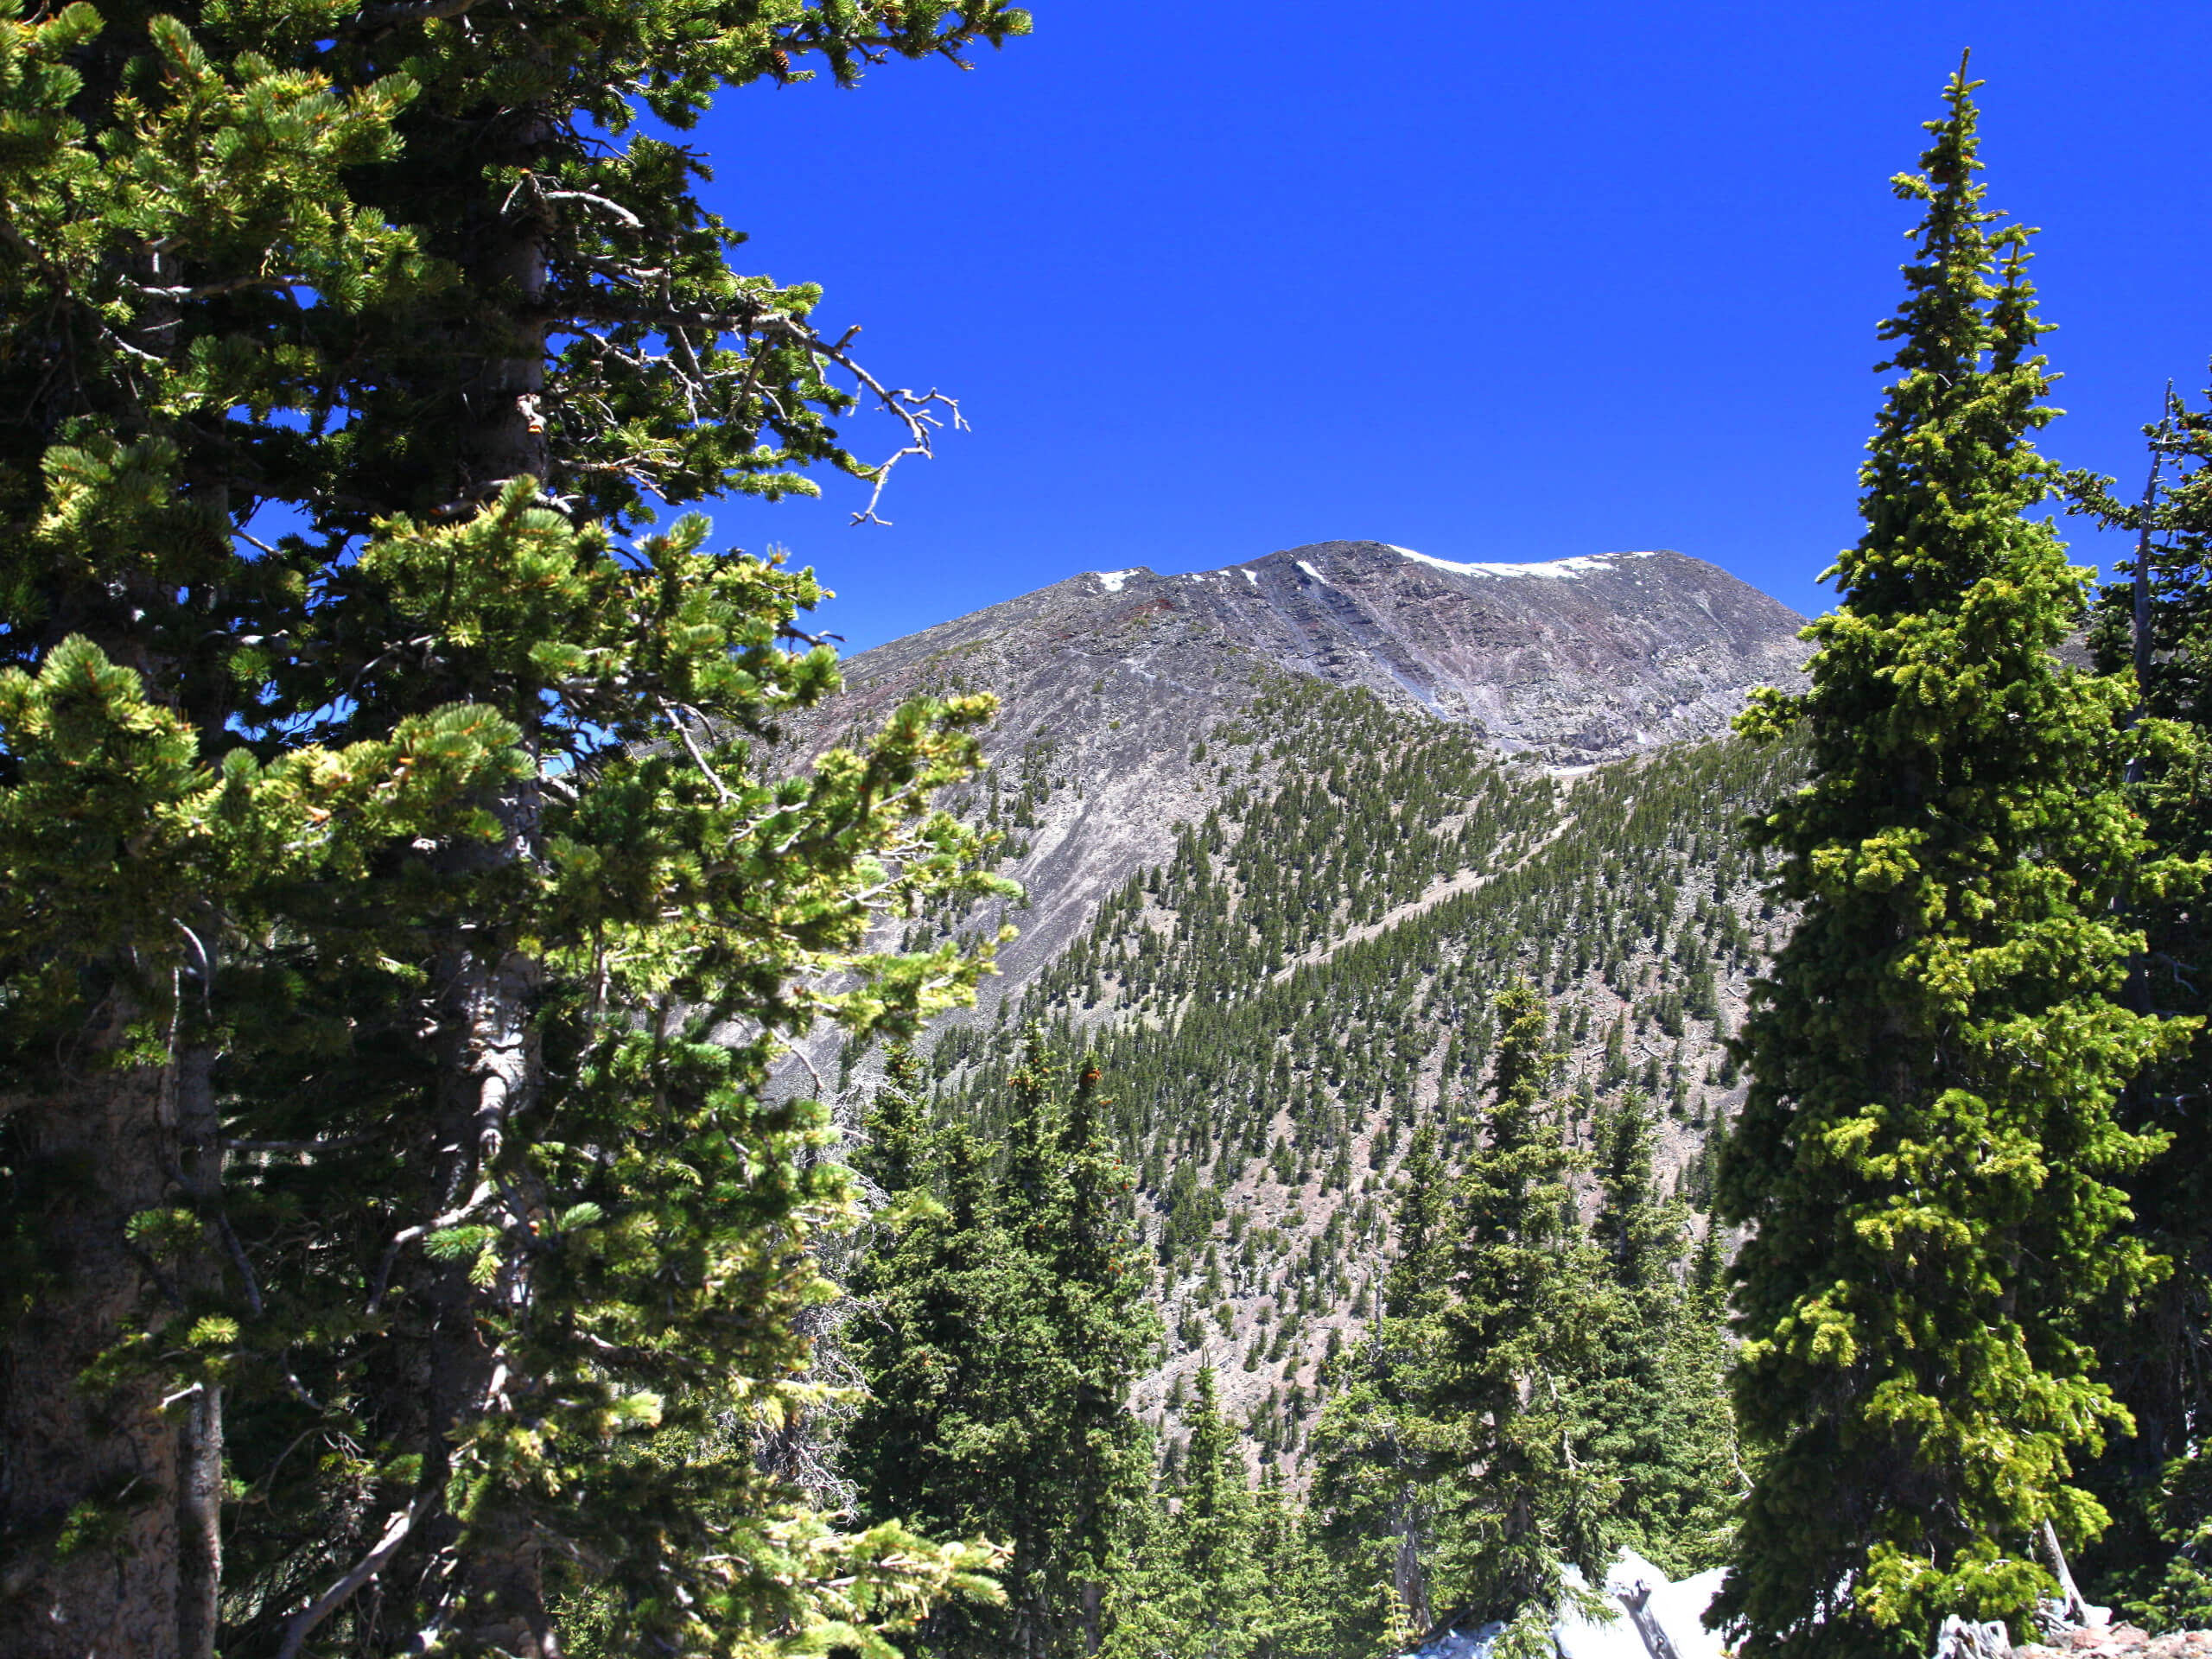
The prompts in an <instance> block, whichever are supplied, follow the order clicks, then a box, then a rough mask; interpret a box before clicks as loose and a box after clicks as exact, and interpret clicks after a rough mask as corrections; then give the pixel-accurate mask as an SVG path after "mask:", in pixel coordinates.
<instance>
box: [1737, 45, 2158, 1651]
mask: <svg viewBox="0 0 2212 1659" xmlns="http://www.w3.org/2000/svg"><path fill="white" fill-rule="evenodd" d="M1973 86H1974V83H1970V82H1969V81H1968V80H1967V79H1966V73H1965V69H1964V67H1963V66H1961V70H1960V72H1959V73H1958V74H1957V75H1956V76H1955V78H1954V79H1953V80H1952V81H1951V83H1950V85H1949V86H1948V89H1947V92H1946V94H1945V98H1946V101H1947V103H1948V105H1949V112H1948V115H1947V116H1946V117H1945V118H1943V119H1942V120H1940V121H1936V122H1933V123H1930V124H1929V130H1930V131H1931V132H1932V133H1933V134H1934V135H1935V137H1934V142H1933V143H1932V144H1931V145H1930V147H1929V149H1928V150H1927V152H1926V153H1925V155H1924V156H1923V158H1922V166H1923V171H1922V172H1921V173H1919V174H1913V175H1901V176H1900V177H1899V178H1898V179H1897V181H1896V189H1897V194H1898V195H1899V197H1900V198H1901V199H1903V200H1909V201H1914V202H1917V203H1919V204H1920V205H1921V207H1922V208H1923V219H1922V221H1921V224H1920V226H1919V228H1918V230H1917V232H1916V249H1917V255H1916V259H1915V261H1914V263H1913V264H1910V265H1909V266H1908V267H1907V268H1906V280H1907V294H1906V298H1905V301H1904V305H1903V307H1902V308H1901V309H1900V310H1899V312H1898V314H1897V316H1896V317H1895V318H1894V319H1893V320H1892V321H1890V322H1889V323H1888V324H1886V325H1885V328H1884V331H1883V333H1884V337H1885V339H1888V340H1893V341H1895V342H1896V347H1895V351H1894V353H1893V355H1892V357H1891V359H1890V362H1889V363H1888V364H1887V365H1885V366H1886V367H1889V368H1892V369H1895V370H1896V371H1897V379H1896V381H1895V382H1894V383H1893V385H1891V388H1890V392H1889V397H1888V401H1887V403H1886V404H1885V407H1884V410H1883V412H1882V415H1881V417H1880V420H1879V423H1878V428H1877V430H1876V433H1875V435H1874V437H1873V439H1872V442H1871V443H1870V444H1869V446H1868V447H1869V448H1870V450H1871V452H1872V453H1871V455H1870V458H1869V460H1868V461H1867V462H1866V465H1865V466H1864V467H1863V468H1862V470H1861V481H1862V483H1863V485H1864V486H1865V494H1864V497H1863V499H1862V504H1861V505H1862V511H1863V513H1864V516H1865V518H1866V534H1865V536H1864V537H1862V539H1861V540H1860V542H1859V544H1858V546H1857V547H1856V548H1854V549H1853V550H1850V551H1848V552H1846V553H1845V554H1843V555H1842V556H1841V557H1840V560H1839V563H1838V564H1837V566H1836V569H1835V571H1834V573H1833V574H1834V575H1836V576H1837V577H1838V578H1839V580H1840V589H1841V601H1840V605H1839V607H1838V609H1837V610H1836V611H1834V613H1831V614H1829V615H1827V616H1826V617H1824V618H1822V619H1821V620H1819V621H1817V622H1815V624H1813V625H1812V626H1811V627H1810V628H1809V629H1808V638H1809V639H1812V640H1813V641H1814V642H1815V645H1816V646H1817V647H1818V649H1817V651H1816V652H1815V656H1814V658H1813V660H1812V664H1811V667H1810V676H1811V684H1810V688H1809V689H1808V690H1807V691H1806V692H1805V693H1804V694H1802V696H1785V695H1782V694H1778V693H1772V692H1770V693H1766V694H1764V696H1763V697H1762V698H1761V700H1760V701H1759V702H1758V703H1757V704H1756V705H1755V707H1754V709H1752V710H1751V712H1750V713H1748V714H1747V715H1745V717H1744V721H1743V729H1745V731H1747V732H1749V733H1751V734H1754V735H1756V736H1759V737H1763V738H1775V737H1778V736H1780V735H1782V734H1784V733H1789V732H1796V733H1802V734H1803V739H1804V741H1806V742H1807V743H1808V745H1809V754H1810V761H1811V768H1810V769H1811V781H1810V783H1809V784H1808V786H1807V787H1806V788H1805V789H1804V790H1803V791H1801V792H1799V793H1798V794H1797V795H1796V796H1794V797H1792V798H1789V799H1786V800H1784V801H1783V802H1781V803H1780V804H1777V806H1775V807H1774V808H1773V809H1772V810H1771V811H1770V812H1769V813H1768V814H1767V816H1766V817H1764V818H1763V819H1761V820H1758V821H1757V822H1756V823H1755V824H1754V827H1753V838H1754V840H1755V842H1757V844H1758V845H1760V846H1762V847H1764V848H1766V849H1770V850H1771V851H1772V852H1774V853H1776V854H1777V855H1779V859H1780V876H1779V880H1778V883H1777V886H1778V891H1779V893H1780V896H1781V897H1783V898H1784V899H1788V900H1789V901H1791V902H1793V903H1796V904H1797V905H1799V906H1802V919H1801V921H1800V922H1799V924H1798V926H1797V928H1796V932H1795V933H1794V935H1793V936H1792V937H1791V938H1790V940H1789V944H1788V945H1787V946H1786V947H1785V948H1784V949H1783V951H1782V952H1781V954H1780V956H1779V957H1778V958H1777V962H1776V963H1775V966H1774V969H1773V971H1772V976H1771V978H1770V980H1769V981H1767V982H1764V984H1763V985H1762V987H1761V993H1760V1001H1759V1002H1758V1005H1757V1006H1756V1007H1755V1009H1754V1011H1753V1013H1752V1015H1751V1020H1750V1021H1749V1023H1748V1025H1747V1027H1746V1029H1745V1033H1744V1036H1743V1039H1742V1044H1741V1051H1740V1052H1741V1057H1742V1058H1744V1059H1745V1060H1746V1061H1748V1063H1749V1065H1750V1066H1751V1073H1752V1078H1753V1083H1752V1087H1751V1094H1750V1097H1749V1100H1748V1102H1747V1103H1746V1105H1745V1109H1744V1112H1743V1115H1742V1116H1741V1118H1740V1120H1739V1121H1738V1124H1737V1126H1736V1128H1735V1131H1734V1133H1733V1135H1732V1139H1731V1141H1730V1143H1729V1145H1728V1147H1727V1151H1726V1157H1725V1159H1724V1161H1723V1165H1722V1169H1721V1173H1720V1178H1719V1187H1720V1192H1719V1200H1720V1206H1719V1207H1720V1210H1721V1212H1722V1214H1723V1216H1724V1217H1726V1219H1727V1220H1728V1221H1730V1222H1732V1223H1734V1224H1745V1225H1749V1226H1750V1227H1751V1229H1752V1232H1751V1236H1750V1238H1749V1240H1748V1242H1747V1243H1746V1244H1745V1248H1744V1250H1743V1253H1742V1255H1741V1256H1740V1257H1739V1258H1738V1262H1737V1263H1736V1265H1735V1268H1734V1277H1735V1281H1736V1286H1737V1289H1736V1308H1737V1317H1738V1324H1739V1328H1740V1329H1741V1331H1742V1332H1743V1336H1744V1338H1745V1340H1744V1345H1743V1348H1742V1351H1741V1357H1740V1361H1739V1364H1738V1376H1737V1383H1736V1389H1735V1395H1736V1402H1737V1410H1738V1419H1739V1421H1740V1423H1741V1425H1742V1427H1743V1429H1744V1431H1745V1434H1746V1436H1747V1438H1748V1439H1749V1440H1751V1441H1752V1442H1753V1443H1754V1444H1755V1446H1757V1448H1758V1451H1759V1452H1761V1453H1762V1456H1761V1457H1760V1458H1759V1459H1758V1470H1759V1473H1758V1480H1757V1484H1756V1486H1755V1488H1754V1490H1753V1491H1752V1493H1751V1497H1750V1498H1749V1500H1748V1503H1747V1507H1746V1510H1745V1516H1744V1519H1743V1523H1742V1527H1741V1529H1740V1531H1739V1532H1738V1535H1737V1539H1736V1542H1735V1545H1734V1550H1733V1554H1732V1563H1733V1570H1732V1573H1731V1574H1730V1576H1729V1579H1728V1580H1727V1584H1726V1588H1725V1589H1724V1591H1723V1592H1722V1594H1721V1597H1720V1599H1719V1602H1718V1603H1717V1604H1716V1607H1715V1609H1714V1616H1715V1617H1716V1618H1718V1619H1719V1620H1720V1621H1721V1622H1723V1623H1724V1624H1726V1625H1728V1626H1730V1627H1732V1628H1733V1629H1734V1630H1737V1631H1738V1633H1739V1636H1740V1643H1739V1649H1738V1650H1739V1651H1740V1652H1742V1653H1743V1654H1744V1655H1745V1656H1747V1659H1751V1656H1766V1655H1777V1654H1789V1655H1793V1656H1795V1655H1812V1654H1851V1655H1854V1656H1873V1655H1880V1654H1898V1655H1904V1654H1918V1653H1923V1652H1925V1651H1926V1650H1927V1649H1928V1646H1929V1643H1930V1641H1931V1640H1932V1637H1933V1634H1934V1630H1935V1627H1936V1624H1937V1623H1938V1622H1939V1621H1940V1619H1941V1618H1942V1617H1943V1616H1944V1615H1946V1614H1948V1613H1950V1612H1954V1611H1955V1612H1960V1613H1963V1614H1966V1615H1967V1616H1968V1617H1971V1618H2005V1619H2010V1620H2012V1621H2014V1623H2015V1625H2016V1628H2018V1626H2019V1624H2020V1622H2021V1621H2022V1620H2024V1618H2025V1616H2026V1614H2027V1612H2028V1611H2029V1610H2030V1608H2031V1605H2032V1604H2033V1602H2034V1600H2035V1599H2036V1598H2037V1596H2038V1595H2041V1594H2044V1593H2046V1592H2048V1591H2049V1589H2050V1585H2051V1582H2052V1580H2051V1578H2050V1574H2049V1573H2046V1572H2045V1570H2044V1567H2042V1566H2040V1565H2039V1564H2038V1561H2037V1541H2038V1539H2039V1537H2041V1536H2043V1535H2045V1533H2046V1530H2047V1529H2050V1528H2053V1527H2054V1526H2055V1529H2056V1535H2058V1536H2059V1537H2062V1538H2063V1539H2065V1540H2067V1541H2073V1542H2076V1543H2078V1542H2079V1541H2081V1540H2082V1539H2083V1538H2085V1537H2088V1536H2091V1535H2094V1534H2095V1533H2096V1532H2097V1531H2098V1530H2099V1529H2101V1526H2102V1525H2103V1523H2104V1519H2105V1517H2104V1515H2103V1512H2102V1511H2101V1509H2100V1507H2099V1506H2098V1505H2097V1504H2096V1503H2095V1502H2094V1500H2093V1499H2092V1498H2091V1497H2089V1496H2088V1494H2087V1493H2086V1492H2084V1491H2082V1489H2081V1488H2080V1487H2079V1486H2077V1485H2076V1484H2074V1483H2073V1480H2072V1470H2073V1465H2074V1461H2075V1459H2077V1458H2079V1457H2081V1456H2082V1455H2084V1454H2089V1455H2094V1452H2096V1450H2097V1448H2098V1446H2099V1444H2100V1442H2101V1437H2102V1436H2103V1435H2104V1434H2105V1433H2107V1432H2109V1431H2111V1430H2113V1429H2116V1428H2124V1427H2125V1426H2126V1418H2125V1414H2124V1412H2123V1411H2122V1410H2121V1409H2120V1407H2119V1406H2118V1404H2117V1403H2116V1402H2114V1401H2113V1397H2112V1395H2111V1391H2110V1389H2109V1388H2108V1387H2107V1385H2106V1384H2104V1383H2101V1382H2098V1381H2096V1380H2095V1379H2094V1375H2093V1365H2094V1356H2093V1355H2092V1354H2091V1353H2090V1351H2088V1348H2087V1347H2086V1345H2085V1344H2083V1342H2082V1339H2081V1329H2082V1326H2081V1318H2082V1310H2083V1309H2084V1308H2086V1307H2087V1306H2089V1305H2091V1304H2092V1303H2094V1301H2095V1300H2097V1299H2099V1298H2100V1297H2103V1296H2109V1295H2126V1294H2133V1293H2134V1292H2135V1291H2136V1290H2137V1289H2139V1287H2141V1286H2142V1285H2144V1284H2145V1283H2146V1282H2147V1281H2148V1279H2149V1277H2150V1273H2151V1262H2150V1258H2149V1252H2148V1251H2147V1250H2146V1249H2145V1247H2144V1246H2143V1244H2142V1243H2141V1242H2140V1241H2139V1240H2135V1239H2132V1238H2130V1237H2129V1236H2126V1233H2125V1231H2124V1230H2123V1225H2122V1224H2123V1223H2124V1222H2125V1220H2126V1202H2125V1198H2124V1195H2123V1193H2122V1192H2121V1191H2120V1187H2119V1186H2118V1185H2116V1183H2117V1182H2118V1181H2119V1180H2120V1179H2124V1178H2125V1177H2126V1175H2127V1173H2129V1172H2130V1171H2131V1170H2133V1168H2134V1167H2136V1166H2139V1164H2140V1163H2141V1161H2142V1160H2143V1159H2144V1157H2145V1155H2146V1154H2148V1153H2150V1152H2151V1151H2152V1150H2153V1149H2154V1147H2155V1146H2156V1144H2157V1143H2156V1141H2155V1139H2153V1138H2151V1137H2146V1136H2143V1135H2136V1134H2132V1133H2130V1132H2129V1131H2128V1130H2127V1129H2126V1128H2125V1127H2124V1126H2123V1125H2122V1124H2121V1123H2120V1122H2119V1121H2118V1120H2117V1119H2116V1117H2115V1115H2114V1110H2113V1103H2114V1099H2115V1096H2117V1094H2118V1093H2119V1091H2120V1087H2121V1086H2122V1085H2123V1084H2125V1083H2126V1080H2127V1079H2128V1077H2130V1076H2132V1075H2133V1073H2134V1072H2135V1071H2138V1070H2139V1068H2140V1067H2141V1066H2142V1065H2144V1064H2145V1062H2147V1061H2149V1060H2151V1059H2152V1058H2153V1057H2154V1056H2156V1055H2157V1054H2158V1052H2160V1050H2161V1048H2162V1047H2164V1046H2168V1039H2167V1038H2162V1036H2161V1034H2160V1033H2159V1031H2158V1027H2157V1025H2156V1022H2154V1021H2152V1020H2148V1019H2145V1018H2144V1017H2142V1016H2139V1015H2138V1014H2134V1013H2133V1012H2131V1011H2130V1010H2128V1009H2126V1008H2125V1007H2121V1006H2120V1004H2119V1003H2118V1002H2117V1001H2115V1000H2114V995H2115V993H2116V992H2117V991H2118V990H2119V988H2120V980H2121V978H2122V975H2123V969H2124V965H2125V963H2126V960H2127V959H2128V957H2129V956H2130V955H2131V954H2132V953H2133V952H2134V951H2136V950H2139V949H2140V940H2139V937H2136V936H2132V935H2131V933H2130V931H2129V930H2128V929H2127V927H2126V924H2125V922H2124V921H2123V920H2122V919H2120V918H2118V917H2116V916H2115V915H2114V913H2113V905H2114V903H2115V901H2116V900H2118V899H2120V897H2121V896H2122V894H2123V893H2125V891H2126V888H2127V886H2128V884H2129V883H2130V882H2131V880H2141V879H2142V868H2143V865H2144V862H2145V853H2146V850H2147V849H2146V847H2145V839H2144V836H2143V834H2142V831H2141V827H2140V825H2139V823H2138V822H2137V821H2136V820H2135V819H2134V818H2133V817H2131V815H2130V814H2129V812H2128V810H2126V804H2125V802H2124V800H2123V799H2122V798H2121V796H2120V791H2119V788H2118V785H2119V770H2120V761H2119V748H2120V740H2119V728H2120V721H2121V720H2122V718H2123V717H2124V715H2125V714H2126V702H2127V701H2128V696H2129V694H2128V692H2127V690H2126V687H2125V686H2124V685H2120V684H2115V683H2110V682H2105V681H2099V680H2095V679H2093V678H2090V677H2087V676H2085V675H2082V674H2081V673H2079V672H2076V671H2074V670H2072V669H2069V668H2067V667H2065V666H2063V665H2062V664H2061V663H2060V662H2059V660H2058V658H2057V657H2056V654H2055V652H2056V647H2057V646H2058V645H2059V644H2060V643H2061V642H2062V641H2063V639H2064V638H2065V636H2066V634H2067V632H2068V631H2069V629H2070V628H2071V627H2073V626H2075V624H2076V622H2077V621H2078V620H2080V618H2081V617H2082V602H2083V601H2082V584H2083V581H2084V576H2085V573H2083V572H2082V571H2080V570H2076V569H2071V568H2069V566H2068V565H2067V563H2066V562H2065V556H2064V551H2063V548H2062V546H2061V545H2060V543H2058V542H2057V540H2056V537H2054V536H2053V535H2052V533H2051V531H2050V526H2049V525H2048V524H2045V523H2044V522H2041V521H2037V520H2033V519H2030V518H2027V517H2025V516H2024V515H2025V514H2026V513H2027V512H2029V511H2030V510H2031V509H2032V508H2033V507H2035V506H2036V505H2037V504H2038V503H2039V502H2040V501H2042V500H2043V499H2044V497H2045V495H2046V493H2047V492H2048V490H2049V488H2050V477H2051V475H2050V468H2049V467H2048V465H2047V464H2046V463H2045V462H2044V461H2043V460H2041V459H2040V458H2039V457H2038V456H2037V454H2036V453H2035V451H2034V449H2033V448H2032V447H2031V443H2030V442H2029V438H2030V435H2031V433H2032V432H2034V431H2035V430H2036V429H2037V428H2039V427H2040V426H2042V425H2043V424H2044V423H2045V422H2046V421H2047V420H2048V419H2049V418H2050V413H2051V411H2050V410H2049V409H2048V408H2047V407H2045V406H2044V404H2043V403H2042V401H2041V400H2042V398H2043V397H2044V392H2045V391H2046V388H2047V386H2048V385H2049V377H2048V375H2047V374H2046V372H2045V369H2044V359H2042V358H2041V357H2039V356H2037V355H2036V354H2035V343H2036V340H2037V336H2038V335H2039V334H2041V333H2042V332H2043V328H2044V325H2042V324H2041V323H2039V322H2037V320H2036V316H2035V310H2034V303H2033V299H2034V296H2033V291H2032V289H2031V287H2030V285H2029V283H2028V282H2027V280H2026V277H2025V265H2026V260H2027V254H2026V251H2025V244H2026V240H2027V234H2028V233H2027V232H2025V231H2024V229H2021V228H2019V227H2017V226H2013V227H2005V228H2002V229H1998V228H1995V224H1996V219H1997V215H1995V214H1993V213H1991V212H1989V211H1988V210H1986V208H1985V207H1983V206H1982V205H1981V203H1982V195H1983V192H1982V187H1981V186H1980V184H1979V183H1978V182H1977V181H1976V180H1975V177H1974V175H1975V174H1976V173H1977V172H1978V171H1979V170H1980V166H1981V163H1980V160H1979V159H1978V157H1977V155H1976V150H1977V139H1976V134H1975V110H1974V101H1973ZM2169 1035H2171V1033H2170V1034H2169Z"/></svg>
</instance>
